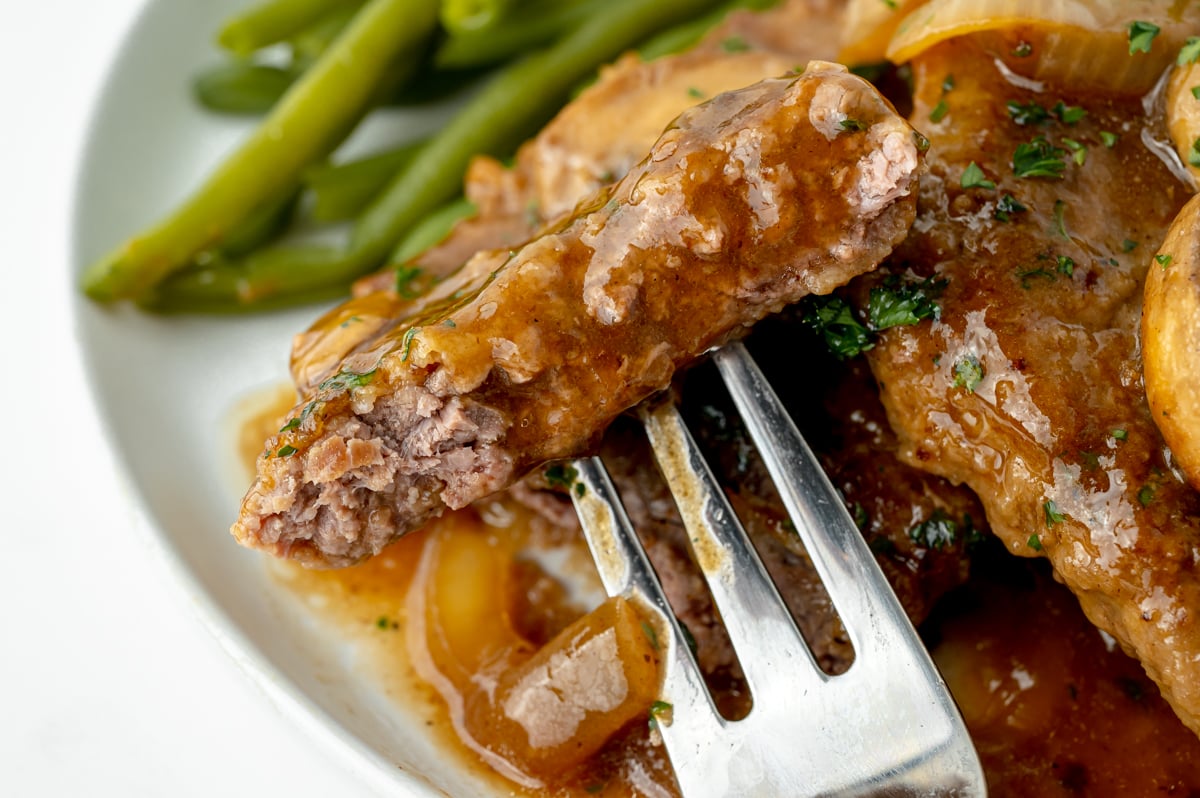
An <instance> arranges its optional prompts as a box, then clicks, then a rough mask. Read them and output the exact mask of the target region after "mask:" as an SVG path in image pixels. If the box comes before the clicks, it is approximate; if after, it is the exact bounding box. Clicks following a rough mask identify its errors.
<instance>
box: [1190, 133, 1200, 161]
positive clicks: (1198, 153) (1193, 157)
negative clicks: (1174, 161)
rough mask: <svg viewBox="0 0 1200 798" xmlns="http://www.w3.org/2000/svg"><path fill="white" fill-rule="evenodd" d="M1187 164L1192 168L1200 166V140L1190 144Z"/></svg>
mask: <svg viewBox="0 0 1200 798" xmlns="http://www.w3.org/2000/svg"><path fill="white" fill-rule="evenodd" d="M1188 163H1189V164H1191V165H1192V166H1200V139H1196V140H1195V141H1193V142H1192V146H1191V148H1190V149H1189V150H1188Z"/></svg>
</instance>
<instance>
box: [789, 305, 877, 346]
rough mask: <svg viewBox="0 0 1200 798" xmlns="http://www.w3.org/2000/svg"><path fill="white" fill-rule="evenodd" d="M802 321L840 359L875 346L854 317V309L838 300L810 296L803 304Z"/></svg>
mask: <svg viewBox="0 0 1200 798" xmlns="http://www.w3.org/2000/svg"><path fill="white" fill-rule="evenodd" d="M801 319H802V320H803V321H804V323H805V324H807V325H808V326H809V327H811V328H812V329H813V330H814V331H815V332H816V333H817V334H818V335H820V336H821V337H822V339H824V341H825V346H827V347H828V348H829V351H830V352H832V353H833V354H834V356H835V357H837V358H838V359H839V360H845V359H846V358H851V357H854V356H855V355H858V354H861V353H863V352H865V351H867V350H868V349H870V348H872V347H873V346H875V343H874V340H873V337H872V335H871V331H870V330H868V329H867V328H866V326H865V325H864V324H863V323H862V322H860V321H859V320H858V319H856V318H855V317H854V310H853V309H852V308H851V307H850V305H849V303H847V302H846V300H844V299H842V298H841V297H836V296H811V297H809V298H808V299H807V300H805V302H804V310H803V312H802V314H801Z"/></svg>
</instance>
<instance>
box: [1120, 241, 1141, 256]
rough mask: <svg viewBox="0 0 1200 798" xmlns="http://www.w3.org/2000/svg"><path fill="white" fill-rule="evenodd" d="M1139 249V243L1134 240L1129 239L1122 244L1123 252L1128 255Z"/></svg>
mask: <svg viewBox="0 0 1200 798" xmlns="http://www.w3.org/2000/svg"><path fill="white" fill-rule="evenodd" d="M1137 247H1138V242H1136V241H1134V240H1133V239H1132V238H1127V239H1125V240H1124V241H1122V242H1121V251H1122V252H1124V253H1125V254H1127V255H1128V254H1129V253H1130V252H1133V251H1134V250H1135V249H1137Z"/></svg>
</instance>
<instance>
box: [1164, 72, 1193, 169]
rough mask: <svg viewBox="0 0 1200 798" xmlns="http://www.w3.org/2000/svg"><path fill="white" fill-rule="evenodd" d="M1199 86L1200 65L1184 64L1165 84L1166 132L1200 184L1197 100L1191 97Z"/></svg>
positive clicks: (1181, 158)
mask: <svg viewBox="0 0 1200 798" xmlns="http://www.w3.org/2000/svg"><path fill="white" fill-rule="evenodd" d="M1197 86H1200V64H1187V65H1185V66H1182V67H1178V68H1176V69H1174V70H1173V71H1172V72H1171V79H1170V82H1168V84H1167V130H1168V131H1170V134H1171V141H1172V142H1173V143H1174V144H1175V149H1176V151H1178V153H1179V158H1180V160H1181V161H1183V164H1184V166H1186V167H1187V170H1188V172H1190V173H1191V175H1192V177H1193V178H1194V179H1196V180H1197V181H1200V148H1198V147H1197V142H1198V141H1200V98H1197V97H1196V95H1194V94H1192V89H1193V88H1194V87H1197Z"/></svg>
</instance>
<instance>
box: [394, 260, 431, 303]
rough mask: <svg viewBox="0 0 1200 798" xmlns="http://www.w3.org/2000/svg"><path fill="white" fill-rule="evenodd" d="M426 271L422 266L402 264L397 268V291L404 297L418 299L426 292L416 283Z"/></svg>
mask: <svg viewBox="0 0 1200 798" xmlns="http://www.w3.org/2000/svg"><path fill="white" fill-rule="evenodd" d="M424 273H425V270H424V269H422V268H421V267H420V266H401V267H400V268H398V269H396V293H397V294H399V295H400V296H401V298H403V299H416V298H417V297H419V296H420V295H421V294H422V293H424V292H423V291H422V290H421V289H420V288H419V287H417V286H416V285H415V284H416V282H417V280H418V279H420V277H421V276H422V275H423V274H424Z"/></svg>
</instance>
